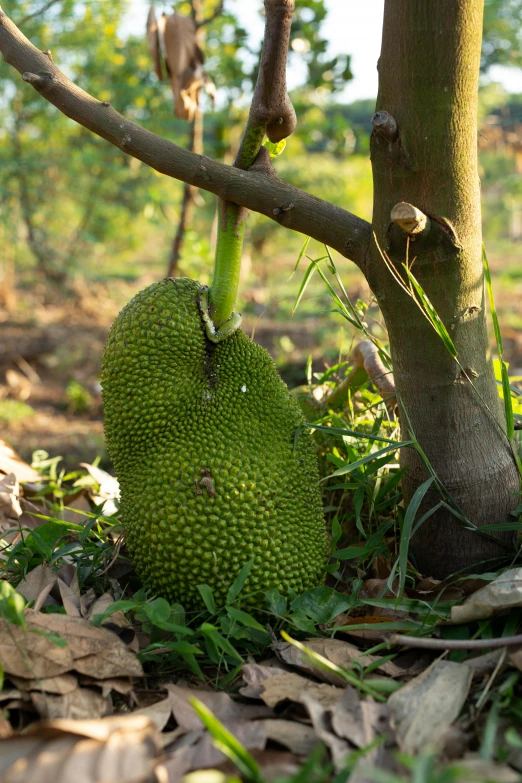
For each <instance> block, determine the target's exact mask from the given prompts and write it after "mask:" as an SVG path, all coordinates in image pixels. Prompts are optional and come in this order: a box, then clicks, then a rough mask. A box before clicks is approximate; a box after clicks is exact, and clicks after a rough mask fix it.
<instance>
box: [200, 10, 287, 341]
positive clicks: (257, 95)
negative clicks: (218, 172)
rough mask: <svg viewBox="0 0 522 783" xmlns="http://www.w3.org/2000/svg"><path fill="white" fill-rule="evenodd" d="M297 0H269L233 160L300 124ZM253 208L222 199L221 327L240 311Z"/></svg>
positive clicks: (216, 317) (214, 305) (217, 292)
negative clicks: (293, 64)
mask: <svg viewBox="0 0 522 783" xmlns="http://www.w3.org/2000/svg"><path fill="white" fill-rule="evenodd" d="M293 10H294V0H265V37H264V41H263V50H262V52H261V62H260V66H259V73H258V77H257V82H256V87H255V90H254V96H253V98H252V104H251V106H250V113H249V116H248V121H247V126H246V128H245V133H244V134H243V138H242V139H241V143H240V145H239V149H238V151H237V155H236V157H235V160H234V163H233V165H234V166H235V167H236V168H239V169H244V170H246V169H249V168H250V166H252V164H253V163H254V161H255V160H256V157H257V155H258V153H259V150H260V149H261V146H262V144H263V140H264V137H265V135H266V136H268V138H269V140H270V141H271V142H274V143H277V142H278V141H281V140H282V139H285V138H286V137H287V136H289V135H290V134H291V133H292V132H293V131H294V128H295V125H296V117H295V111H294V107H293V106H292V103H291V101H290V98H289V96H288V92H287V89H286V59H287V54H288V44H289V41H290V26H291V23H292V13H293ZM247 217H248V210H247V209H245V208H244V207H240V206H238V205H237V204H234V203H233V202H231V201H224V200H222V199H219V200H218V218H219V219H218V237H217V244H216V254H215V259H214V276H213V282H212V285H211V286H210V292H209V304H210V316H211V318H212V321H213V323H214V326H215V327H216V328H219V327H220V326H221V325H222V324H223V323H225V321H227V320H228V319H229V318H230V316H231V315H232V312H233V310H234V304H235V301H236V296H237V290H238V285H239V272H240V269H241V256H242V252H243V239H244V234H245V223H246V219H247Z"/></svg>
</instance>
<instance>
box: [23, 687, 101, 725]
mask: <svg viewBox="0 0 522 783" xmlns="http://www.w3.org/2000/svg"><path fill="white" fill-rule="evenodd" d="M31 701H32V702H33V704H34V706H35V709H36V711H37V712H38V714H39V715H40V717H41V718H47V719H49V720H54V719H55V718H67V719H71V720H91V719H94V718H103V717H104V716H105V715H107V714H109V713H110V711H111V706H112V705H111V702H110V699H108V698H106V697H104V696H103V695H102V694H101V693H100V692H99V691H95V690H92V689H91V688H77V689H76V690H74V691H72V693H66V694H64V695H61V694H50V693H44V692H40V693H38V692H36V691H34V692H33V693H31Z"/></svg>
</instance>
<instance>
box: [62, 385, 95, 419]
mask: <svg viewBox="0 0 522 783" xmlns="http://www.w3.org/2000/svg"><path fill="white" fill-rule="evenodd" d="M65 397H66V399H67V407H68V409H69V411H70V412H71V413H86V412H87V411H88V410H89V409H90V407H91V405H92V397H91V395H90V394H89V392H88V391H87V389H86V388H85V386H82V384H81V383H78V381H75V380H72V381H69V383H68V384H67V388H66V389H65Z"/></svg>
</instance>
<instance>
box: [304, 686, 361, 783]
mask: <svg viewBox="0 0 522 783" xmlns="http://www.w3.org/2000/svg"><path fill="white" fill-rule="evenodd" d="M301 703H302V704H303V705H304V706H305V707H306V709H307V712H308V714H309V715H310V718H311V720H312V725H313V727H314V730H315V733H316V734H317V737H318V738H319V739H320V740H321V742H324V744H325V745H326V746H327V748H328V749H329V751H330V753H331V755H332V761H333V764H334V769H335V771H336V772H340V771H341V770H342V768H343V767H344V766H345V765H346V760H347V756H348V755H349V753H350V751H351V746H350V744H349V743H348V742H347V741H346V740H344V739H342V738H341V737H338V736H337V735H336V734H334V732H333V731H332V728H331V723H330V713H329V711H328V710H326V709H325V708H324V707H323V705H322V704H320V703H319V702H318V701H316V699H315V698H314V697H313V696H312V695H307V694H304V695H303V696H302V700H301Z"/></svg>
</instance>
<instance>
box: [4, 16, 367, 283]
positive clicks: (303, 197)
mask: <svg viewBox="0 0 522 783" xmlns="http://www.w3.org/2000/svg"><path fill="white" fill-rule="evenodd" d="M0 51H1V52H2V54H3V56H4V59H5V60H6V62H7V63H9V65H12V66H13V67H14V68H16V70H18V71H19V72H20V73H21V74H24V73H29V74H33V75H37V76H41V77H42V78H41V80H40V84H41V85H42V86H38V88H37V89H38V92H39V93H40V94H41V95H42V96H43V97H44V98H46V100H48V101H49V102H50V103H52V104H53V105H54V106H56V107H57V108H58V109H60V111H61V112H62V113H63V114H65V115H66V116H67V117H69V118H70V119H72V120H74V121H75V122H78V123H79V124H80V125H83V126H84V127H86V128H88V130H91V131H92V132H93V133H96V134H97V135H98V136H101V137H102V138H104V139H106V140H107V141H109V142H110V143H111V144H114V145H115V146H116V147H119V149H121V150H123V151H124V152H126V153H127V154H129V155H132V156H133V157H135V158H138V159H139V160H141V161H143V162H144V163H146V164H147V165H149V166H151V167H152V168H153V169H155V170H156V171H159V172H160V173H162V174H166V175H167V176H169V177H173V178H174V179H179V180H182V181H183V182H188V183H189V184H190V185H195V186H196V187H199V188H202V189H203V190H207V191H209V192H211V193H214V194H215V195H217V196H219V197H221V198H223V199H226V200H229V201H233V202H235V203H236V204H240V205H241V206H245V207H247V208H248V209H251V210H253V211H254V212H260V213H261V214H263V215H266V216H267V217H269V218H271V219H272V220H273V219H274V215H273V210H274V208H275V207H281V206H282V205H283V204H287V203H288V202H292V203H293V204H294V208H293V209H291V210H288V211H287V212H282V213H280V214H279V215H278V222H279V223H281V224H283V225H284V226H285V227H286V228H290V229H292V230H293V231H299V232H301V233H302V234H306V235H308V236H311V237H312V238H314V239H317V240H318V241H319V242H323V243H324V244H327V245H328V246H329V247H332V248H334V249H335V250H337V251H338V252H339V253H341V254H342V255H343V256H345V257H347V258H350V259H351V260H352V261H354V262H355V263H356V264H357V265H358V266H359V267H360V268H361V269H363V270H364V267H365V263H366V251H367V248H368V246H369V243H370V239H371V226H370V224H369V223H367V221H365V220H363V219H362V218H359V217H357V216H356V215H352V214H351V213H350V212H347V211H346V210H344V209H342V208H341V207H338V206H335V205H334V204H329V203H328V202H327V201H323V200H322V199H318V198H315V196H312V195H310V194H308V193H306V192H305V191H302V190H299V189H298V188H294V187H293V186H292V185H289V184H287V183H286V182H282V181H281V180H279V179H277V178H275V177H265V176H262V175H261V174H260V173H259V171H253V172H251V171H240V170H239V169H235V168H233V167H231V166H227V165H225V164H223V163H218V162H217V161H213V160H211V159H210V158H207V157H205V156H203V155H197V154H195V153H191V152H189V151H188V150H184V149H183V148H181V147H179V146H177V145H176V144H173V143H172V142H169V141H167V140H166V139H163V138H161V136H157V135H156V134H154V133H151V132H150V131H147V130H145V129H144V128H142V127H141V126H140V125H137V124H136V123H134V122H131V121H130V120H127V119H126V118H125V117H123V116H122V115H121V114H118V112H117V111H115V110H114V109H113V108H112V107H111V106H110V104H108V103H107V102H103V103H102V102H101V101H98V100H96V99H95V98H93V97H92V96H91V95H89V94H88V93H86V92H84V90H82V89H80V88H79V87H77V86H76V85H75V84H74V83H73V82H71V81H70V80H69V79H67V77H66V76H65V75H64V74H63V73H62V72H61V71H60V70H59V69H58V68H57V67H56V66H55V65H54V63H52V62H50V60H49V58H48V57H47V56H46V55H45V54H43V53H42V52H40V51H39V50H38V49H37V48H36V47H35V46H33V45H32V44H31V43H30V41H28V40H27V38H26V37H25V36H24V35H23V34H22V33H21V31H20V30H18V28H17V27H16V25H14V24H13V22H11V20H10V19H9V18H8V17H7V15H6V14H5V13H4V12H3V11H2V10H1V9H0ZM31 78H32V77H30V76H29V77H26V79H28V80H30V79H31Z"/></svg>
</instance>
